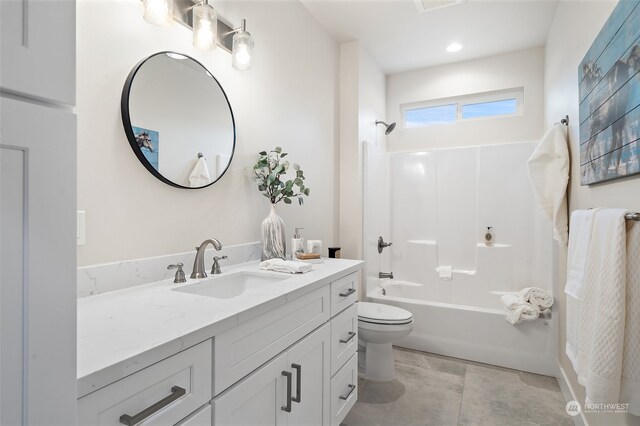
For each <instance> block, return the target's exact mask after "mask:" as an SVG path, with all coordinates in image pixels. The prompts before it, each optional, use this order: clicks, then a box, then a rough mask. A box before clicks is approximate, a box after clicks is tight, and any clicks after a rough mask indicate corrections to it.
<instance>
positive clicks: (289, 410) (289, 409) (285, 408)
mask: <svg viewBox="0 0 640 426" xmlns="http://www.w3.org/2000/svg"><path fill="white" fill-rule="evenodd" d="M282 375H283V376H284V377H286V378H287V405H285V406H284V407H281V408H282V411H286V412H287V413H290V412H291V372H290V371H283V372H282Z"/></svg>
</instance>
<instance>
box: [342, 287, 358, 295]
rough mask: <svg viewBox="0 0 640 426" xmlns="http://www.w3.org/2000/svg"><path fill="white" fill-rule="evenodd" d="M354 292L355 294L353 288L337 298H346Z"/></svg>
mask: <svg viewBox="0 0 640 426" xmlns="http://www.w3.org/2000/svg"><path fill="white" fill-rule="evenodd" d="M355 292H356V289H355V288H350V289H349V290H347V291H345V292H344V293H340V294H339V296H340V297H347V296H351V295H352V294H353V293H355Z"/></svg>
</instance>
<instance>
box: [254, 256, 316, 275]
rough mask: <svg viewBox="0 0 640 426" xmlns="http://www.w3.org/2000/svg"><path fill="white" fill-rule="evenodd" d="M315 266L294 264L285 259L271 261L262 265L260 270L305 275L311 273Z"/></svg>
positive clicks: (302, 263) (303, 263)
mask: <svg viewBox="0 0 640 426" xmlns="http://www.w3.org/2000/svg"><path fill="white" fill-rule="evenodd" d="M312 268H313V266H311V265H310V264H308V263H305V262H293V261H291V260H284V259H269V260H265V261H264V262H261V263H260V269H264V270H265V271H274V272H286V273H289V274H303V273H305V272H309V271H310V270H311V269H312Z"/></svg>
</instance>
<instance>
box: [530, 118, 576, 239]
mask: <svg viewBox="0 0 640 426" xmlns="http://www.w3.org/2000/svg"><path fill="white" fill-rule="evenodd" d="M569 164H570V163H569V149H568V148H567V137H566V126H564V125H561V124H556V125H555V126H553V128H552V129H551V130H550V131H549V132H548V133H547V134H546V135H545V136H544V138H542V141H540V143H539V144H538V147H537V148H536V150H535V151H534V152H533V154H532V155H531V157H530V158H529V161H528V162H527V168H528V171H529V181H530V182H531V186H532V187H533V193H534V195H535V198H536V201H537V202H538V206H539V207H540V209H541V210H542V213H543V214H544V216H545V217H546V218H547V219H549V220H550V221H552V222H553V238H554V239H555V240H557V241H558V242H559V243H560V244H562V245H565V246H566V245H567V242H568V239H569V236H568V227H567V220H568V218H567V197H566V194H567V183H568V182H569Z"/></svg>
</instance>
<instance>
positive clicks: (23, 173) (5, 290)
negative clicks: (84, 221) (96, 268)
mask: <svg viewBox="0 0 640 426" xmlns="http://www.w3.org/2000/svg"><path fill="white" fill-rule="evenodd" d="M3 12H4V9H3ZM3 23H4V17H3ZM3 42H4V40H3ZM0 111H1V112H2V115H1V120H0V223H1V226H0V424H2V425H3V426H5V425H6V426H13V425H26V424H28V425H74V424H75V423H76V252H75V248H76V239H75V231H76V229H75V226H76V225H75V210H76V160H75V159H76V134H75V128H76V125H75V115H74V114H72V113H71V112H68V111H64V110H60V109H54V108H46V107H43V106H39V105H35V104H31V103H28V102H21V101H17V100H13V99H6V98H2V100H1V101H0Z"/></svg>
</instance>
